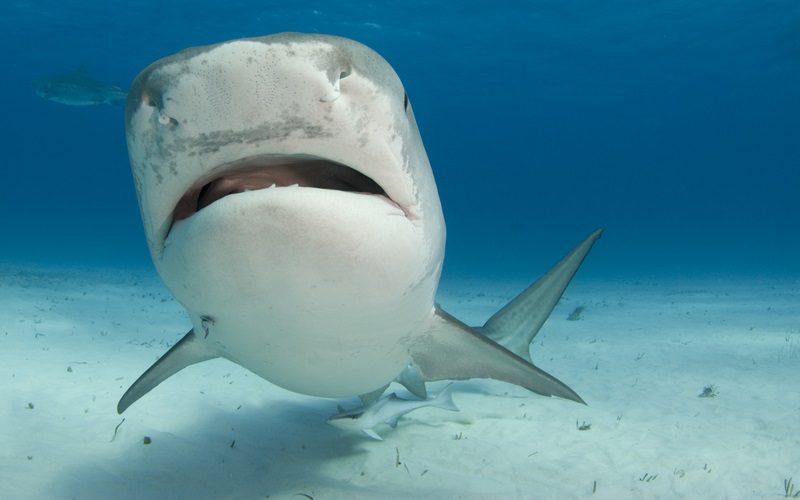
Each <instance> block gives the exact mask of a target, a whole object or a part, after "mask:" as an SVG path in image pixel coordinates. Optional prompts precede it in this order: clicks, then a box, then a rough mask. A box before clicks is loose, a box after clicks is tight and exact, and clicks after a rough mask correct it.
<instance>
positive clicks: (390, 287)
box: [126, 34, 444, 394]
mask: <svg viewBox="0 0 800 500" xmlns="http://www.w3.org/2000/svg"><path fill="white" fill-rule="evenodd" d="M126 131H127V140H128V147H129V153H130V160H131V165H132V170H133V176H134V179H135V183H136V191H137V194H138V197H139V203H140V207H141V212H142V218H143V221H144V228H145V233H146V236H147V242H148V245H149V248H150V251H151V254H152V256H153V259H154V262H155V264H156V266H157V268H158V270H159V272H160V274H161V275H162V278H163V279H164V280H165V282H166V284H167V286H168V287H169V288H170V289H171V290H172V291H173V293H174V294H175V295H176V297H177V298H178V300H179V301H180V302H182V303H183V304H184V306H186V308H187V309H188V310H189V312H190V315H191V316H192V319H193V321H194V323H195V328H196V329H197V328H198V326H199V325H200V323H201V321H205V323H203V324H204V325H208V324H209V323H208V318H213V321H214V324H215V325H217V326H220V328H221V327H222V326H223V325H224V324H225V322H226V321H228V322H229V323H231V325H230V326H231V328H233V327H234V325H233V323H234V322H236V327H237V328H242V329H245V330H246V329H247V328H252V330H253V331H254V332H255V331H257V330H258V328H261V329H264V328H265V325H264V324H263V322H264V321H268V323H269V328H271V329H273V330H275V331H276V332H277V333H275V334H274V335H272V336H271V337H269V338H268V339H267V340H265V341H264V348H265V349H285V350H286V352H295V351H293V349H301V350H302V349H306V350H308V343H309V342H310V341H311V340H312V339H311V338H299V339H298V338H296V337H297V336H296V335H295V336H292V335H289V334H288V332H290V331H291V332H297V331H313V332H316V333H319V332H321V331H324V330H325V329H326V328H328V329H330V328H331V325H330V322H331V318H336V319H337V320H338V318H342V322H343V323H342V324H343V326H342V329H344V328H347V329H350V330H352V331H353V332H354V333H353V334H351V335H350V337H347V338H346V339H343V335H340V334H337V333H333V334H331V336H330V338H329V339H326V338H323V339H319V335H317V338H315V339H314V340H320V341H321V342H322V343H323V347H324V348H331V349H334V350H336V349H339V348H340V347H341V349H339V351H340V353H347V352H348V349H350V352H352V350H353V348H354V346H356V347H355V350H356V351H357V350H358V346H361V347H363V348H364V349H367V350H370V349H371V350H376V351H387V352H388V351H392V350H397V337H398V336H400V335H404V333H403V332H402V331H401V329H398V330H397V331H396V332H394V333H393V334H392V335H393V336H394V338H393V339H391V340H387V341H386V342H383V341H377V340H376V339H375V338H372V337H370V336H369V335H368V334H367V333H366V332H367V331H368V330H369V329H368V328H367V327H366V326H364V325H361V324H360V322H364V323H367V322H369V321H374V319H375V318H374V317H372V315H375V317H379V318H382V321H383V322H384V323H386V322H387V319H391V317H392V315H395V314H396V315H397V320H398V322H401V323H406V324H407V323H408V322H409V321H411V322H413V321H415V320H416V319H419V320H420V321H422V320H421V319H420V318H422V315H423V314H428V313H429V312H430V307H431V302H432V297H433V294H434V293H435V288H436V283H437V282H438V276H439V272H440V269H441V263H442V258H443V251H444V248H443V247H444V223H443V219H442V213H441V207H440V203H439V198H438V194H437V190H436V185H435V183H434V180H433V175H432V173H431V168H430V165H429V162H428V159H427V156H426V154H425V150H424V147H423V145H422V141H421V139H420V136H419V132H418V130H417V125H416V122H415V120H414V115H413V112H412V110H411V105H410V104H409V101H408V96H407V95H406V93H405V91H404V88H403V85H402V83H401V82H400V80H399V79H398V77H397V75H396V74H395V72H394V71H393V70H392V68H391V67H390V66H389V64H388V63H387V62H386V61H385V60H383V59H382V58H381V57H380V56H379V55H378V54H377V53H375V52H374V51H372V50H371V49H369V48H367V47H365V46H364V45H361V44H359V43H357V42H354V41H351V40H347V39H343V38H338V37H333V36H321V35H303V34H280V35H273V36H268V37H262V38H254V39H244V40H234V41H230V42H225V43H221V44H218V45H211V46H207V47H198V48H192V49H187V50H184V51H182V52H179V53H177V54H175V55H173V56H171V57H167V58H165V59H162V60H159V61H157V62H155V63H154V64H152V65H150V66H149V67H148V68H146V69H145V70H144V71H142V73H141V74H140V75H139V76H138V77H137V78H136V80H135V82H134V84H133V86H132V88H131V90H130V92H129V96H128V104H127V111H126ZM420 287H421V288H423V291H422V292H421V293H415V290H417V289H419V288H420ZM406 296H408V297H411V298H410V299H408V300H407V301H406V302H402V301H401V302H400V303H399V304H398V300H397V299H398V297H400V298H402V297H406ZM354 300H355V301H356V302H360V303H358V304H355V306H357V308H358V311H355V310H353V311H349V310H347V307H348V305H347V304H350V303H352V302H353V301H354ZM349 307H350V308H351V309H352V308H353V306H352V305H351V306H349ZM312 308H313V311H312V310H311V309H312ZM254 309H259V310H257V311H254ZM307 309H308V310H307ZM267 310H269V311H270V312H265V311H267ZM395 310H396V312H395ZM376 311H377V312H376ZM387 314H388V315H389V317H388V318H387ZM298 318H299V319H300V321H301V323H302V324H301V325H299V326H298V325H295V324H290V323H291V322H292V321H297V320H298ZM323 323H326V324H323ZM242 325H244V326H242ZM248 325H249V326H248ZM362 326H363V328H362ZM373 326H374V329H386V328H389V329H390V330H391V329H392V328H393V327H392V326H387V325H385V324H384V325H373ZM398 328H399V327H398ZM402 328H406V329H407V328H409V327H408V326H407V325H406V326H403V327H402ZM359 332H363V333H359ZM254 334H255V333H254ZM287 337H294V338H295V339H294V340H290V339H287ZM238 341H239V339H237V338H234V337H233V336H231V337H229V338H227V339H222V340H220V341H219V342H220V350H221V352H223V353H225V354H224V355H226V356H228V357H230V358H232V359H234V360H235V361H238V362H240V364H243V365H244V366H247V367H248V368H251V369H253V370H254V371H257V372H259V373H260V374H262V375H264V376H267V378H269V379H270V380H272V381H273V382H276V383H279V384H280V385H283V386H285V387H288V388H290V389H294V390H298V391H300V392H307V393H317V394H339V393H342V394H344V393H349V394H354V393H356V392H357V391H360V390H364V392H366V390H369V389H370V387H373V388H374V387H378V386H379V385H380V383H378V381H377V378H376V379H375V380H374V381H369V382H365V383H362V384H361V385H360V386H359V384H358V383H355V384H353V383H350V385H356V386H359V387H356V388H353V390H352V391H351V390H344V386H345V385H347V384H348V381H345V380H342V381H340V382H336V383H334V382H332V383H331V384H332V386H331V387H323V386H325V382H324V380H320V377H322V378H324V377H325V375H324V374H325V372H324V371H322V370H320V375H319V377H316V378H315V377H309V378H308V381H307V383H305V382H302V381H300V382H298V381H297V377H296V374H294V375H292V374H290V373H288V372H289V371H291V370H290V369H289V368H287V367H281V366H277V365H280V363H281V362H282V361H280V360H278V361H275V360H270V361H269V362H268V363H266V364H265V365H263V366H259V367H254V366H248V360H246V359H243V358H246V357H247V354H246V353H245V352H243V351H246V350H248V349H252V346H253V342H252V338H250V339H248V340H247V342H244V341H243V342H242V343H241V345H240V346H237V342H238ZM293 342H294V343H293ZM326 342H328V344H327V345H325V343H326ZM342 342H345V343H348V345H347V346H344V347H342V346H341V343H342ZM290 344H291V345H290ZM349 344H352V345H349ZM354 355H355V354H354ZM323 357H324V356H323ZM384 358H385V359H384V360H383V361H376V363H377V364H380V363H383V365H384V366H383V367H380V366H373V367H369V368H367V367H365V370H367V369H372V370H373V371H374V370H378V371H385V372H386V373H387V374H388V373H389V372H392V371H394V373H395V374H396V373H397V371H399V370H400V369H401V368H402V367H403V366H404V364H405V363H407V361H408V360H407V355H406V354H401V353H399V352H397V353H395V354H393V355H391V356H389V358H391V361H387V359H388V358H386V357H384ZM305 361H306V362H307V363H309V364H312V365H313V364H315V363H320V364H325V360H318V359H316V358H314V357H313V356H311V357H309V359H307V360H305ZM289 362H294V363H297V362H298V360H296V359H295V360H289V361H287V363H289ZM254 363H256V361H252V362H250V365H253V364H254ZM276 364H277V365H276ZM389 365H391V366H389ZM326 366H327V365H326ZM327 369H330V367H328V368H327ZM259 370H260V371H259ZM287 370H288V371H287ZM329 373H330V372H328V374H329ZM358 373H361V372H360V371H359V370H354V371H353V374H352V377H353V380H356V379H357V378H358V377H359V376H361V375H359V374H358ZM392 376H394V375H392ZM291 377H294V379H292V378H291ZM345 378H347V377H345ZM389 379H391V377H389V378H387V380H389ZM351 382H352V381H351ZM381 383H382V382H381ZM315 384H316V385H315ZM334 386H335V387H334Z"/></svg>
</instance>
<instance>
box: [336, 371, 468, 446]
mask: <svg viewBox="0 0 800 500" xmlns="http://www.w3.org/2000/svg"><path fill="white" fill-rule="evenodd" d="M450 387H451V385H448V386H447V387H445V388H444V389H442V390H441V392H439V394H438V395H437V396H436V397H435V398H433V399H427V400H408V399H402V398H399V397H397V394H395V393H392V394H390V395H388V396H386V397H384V398H381V399H380V400H379V401H378V402H377V403H375V404H374V405H372V406H370V407H369V408H366V409H364V408H358V409H355V410H349V411H340V413H338V414H336V415H334V416H332V417H331V418H330V419H328V423H330V424H331V425H333V426H335V427H338V428H340V429H345V430H350V431H360V432H363V433H364V434H366V435H367V436H369V437H371V438H372V439H377V440H379V441H382V440H383V438H381V437H380V436H379V435H378V433H377V432H375V427H377V426H378V425H380V424H387V425H389V426H391V427H392V428H395V427H397V421H398V420H399V419H400V417H402V416H403V415H406V414H408V413H411V412H412V411H414V410H418V409H420V408H425V407H428V406H430V407H433V408H441V409H443V410H449V411H459V410H458V407H457V406H456V405H455V403H453V398H452V396H451V395H450Z"/></svg>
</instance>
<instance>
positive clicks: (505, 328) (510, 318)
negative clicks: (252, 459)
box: [478, 229, 603, 361]
mask: <svg viewBox="0 0 800 500" xmlns="http://www.w3.org/2000/svg"><path fill="white" fill-rule="evenodd" d="M602 233H603V230H602V229H598V230H597V231H595V232H593V233H592V234H590V235H589V236H587V237H586V239H584V240H583V241H582V242H581V243H580V244H579V245H578V246H576V247H575V248H574V249H573V250H572V251H571V252H570V253H568V254H567V255H566V256H565V257H564V258H563V259H561V261H559V262H558V264H556V265H555V266H553V267H552V269H550V270H549V271H548V272H547V274H545V275H544V276H542V277H541V278H539V279H538V280H536V282H535V283H533V284H532V285H531V286H529V287H528V288H527V289H525V291H523V292H522V293H520V294H519V295H517V296H516V297H515V298H514V299H513V300H512V301H511V302H509V303H508V304H506V305H505V306H504V307H503V308H502V309H500V310H499V311H497V312H496V313H495V314H494V315H493V316H492V317H491V318H489V321H487V322H486V324H485V325H483V328H479V329H478V330H479V331H480V332H481V333H482V334H484V335H486V336H487V337H489V338H490V339H492V340H494V341H495V342H497V343H499V344H501V345H502V346H503V347H506V348H507V349H509V350H510V351H512V352H513V353H515V354H517V355H518V356H520V357H522V358H523V359H525V360H527V361H530V360H531V357H530V344H531V342H532V341H533V338H534V337H535V336H536V334H537V333H538V332H539V329H540V328H541V327H542V325H543V324H544V322H545V320H547V318H548V316H550V313H551V312H552V311H553V308H554V307H555V306H556V304H558V301H559V299H561V295H562V294H563V293H564V289H566V288H567V285H569V282H570V281H571V280H572V277H573V276H574V275H575V273H576V272H577V271H578V268H579V267H580V265H581V263H582V262H583V259H584V258H586V254H588V253H589V250H591V248H592V245H594V242H595V241H597V240H598V238H600V235H601V234H602Z"/></svg>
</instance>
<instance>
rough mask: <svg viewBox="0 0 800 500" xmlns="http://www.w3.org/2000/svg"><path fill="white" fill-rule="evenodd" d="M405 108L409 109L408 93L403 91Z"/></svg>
mask: <svg viewBox="0 0 800 500" xmlns="http://www.w3.org/2000/svg"><path fill="white" fill-rule="evenodd" d="M403 109H405V110H406V111H408V94H406V93H403Z"/></svg>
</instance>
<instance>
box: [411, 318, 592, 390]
mask: <svg viewBox="0 0 800 500" xmlns="http://www.w3.org/2000/svg"><path fill="white" fill-rule="evenodd" d="M409 350H410V352H411V357H412V359H413V360H414V364H415V365H416V366H417V367H418V368H419V370H420V372H421V373H422V376H423V377H424V378H425V380H429V381H430V380H445V379H452V380H465V379H470V378H491V379H495V380H502V381H504V382H510V383H512V384H516V385H519V386H522V387H525V388H526V389H528V390H531V391H533V392H535V393H537V394H541V395H543V396H558V397H561V398H564V399H571V400H572V401H577V402H578V403H583V404H586V403H585V402H584V401H583V400H582V399H581V398H580V396H578V395H577V394H576V393H575V391H573V390H572V389H570V388H569V387H567V386H566V385H565V384H564V383H563V382H561V381H559V380H558V379H557V378H555V377H553V376H552V375H550V374H549V373H547V372H544V371H542V370H540V369H539V368H536V367H535V366H533V364H531V363H529V362H528V361H526V360H524V359H522V358H521V357H519V356H517V355H516V354H514V353H513V352H511V351H509V350H508V349H506V348H505V347H503V346H501V345H500V344H498V343H496V342H494V341H492V340H491V339H488V338H486V337H484V336H483V335H481V334H480V333H478V332H477V331H476V330H474V329H473V328H471V327H469V326H467V325H466V324H464V323H462V322H461V321H459V320H458V319H456V318H454V317H453V316H451V315H450V314H448V313H447V312H445V311H443V310H442V309H441V308H439V307H438V306H437V308H436V314H435V315H434V318H433V321H432V323H431V325H430V328H429V330H428V331H427V332H426V333H425V334H424V335H422V336H420V337H417V338H415V339H414V341H413V342H412V343H411V345H410V346H409Z"/></svg>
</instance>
